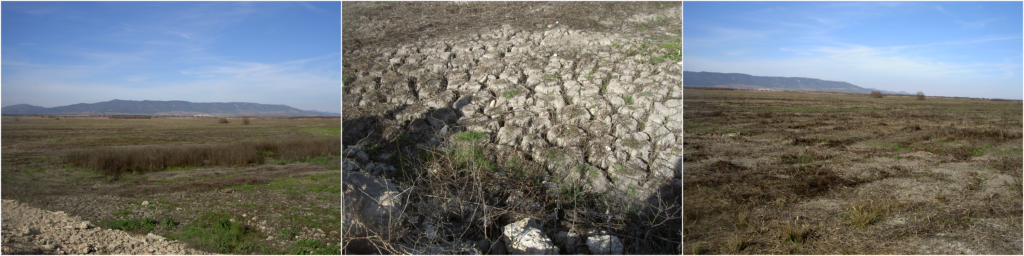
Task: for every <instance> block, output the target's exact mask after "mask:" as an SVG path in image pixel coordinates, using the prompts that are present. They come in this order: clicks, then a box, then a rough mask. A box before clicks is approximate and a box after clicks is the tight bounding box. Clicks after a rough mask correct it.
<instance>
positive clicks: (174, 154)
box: [65, 138, 341, 177]
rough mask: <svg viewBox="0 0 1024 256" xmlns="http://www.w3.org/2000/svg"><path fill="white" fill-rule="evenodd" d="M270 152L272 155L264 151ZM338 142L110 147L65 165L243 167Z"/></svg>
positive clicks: (332, 147) (320, 150)
mask: <svg viewBox="0 0 1024 256" xmlns="http://www.w3.org/2000/svg"><path fill="white" fill-rule="evenodd" d="M264 151H269V152H272V153H273V154H264V153H262V152H264ZM340 152H341V142H340V141H338V140H337V139H336V138H323V139H304V140H290V141H261V142H240V143H232V144H218V145H159V146H143V147H109V148H99V149H89V150H82V151H76V152H71V153H70V154H68V155H67V156H65V161H66V162H67V163H68V164H71V165H74V166H78V167H83V168H89V169H93V170H100V171H101V172H102V173H103V174H104V175H107V176H111V177H120V175H121V174H125V173H132V172H137V173H145V172H152V171H160V170H165V169H167V168H173V167H184V166H194V167H198V166H234V165H237V166H244V165H250V164H262V163H264V162H265V159H266V157H267V156H268V155H273V156H274V159H277V160H294V161H299V160H305V159H311V158H314V157H317V156H321V155H339V154H340Z"/></svg>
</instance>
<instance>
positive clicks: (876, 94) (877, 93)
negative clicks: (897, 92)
mask: <svg viewBox="0 0 1024 256" xmlns="http://www.w3.org/2000/svg"><path fill="white" fill-rule="evenodd" d="M871 97H872V98H882V92H880V91H871Z"/></svg>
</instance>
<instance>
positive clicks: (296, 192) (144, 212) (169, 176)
mask: <svg viewBox="0 0 1024 256" xmlns="http://www.w3.org/2000/svg"><path fill="white" fill-rule="evenodd" d="M222 119H224V120H231V119H235V120H236V121H230V122H226V123H218V121H217V120H216V119H212V118H178V117H160V118H152V119H137V118H108V117H78V116H68V117H66V118H61V120H60V121H57V120H55V119H53V118H49V117H36V116H20V117H3V118H2V122H3V126H2V130H3V131H2V133H0V136H2V140H3V144H2V149H3V151H2V153H3V155H2V164H3V166H2V167H3V168H2V169H0V170H2V172H3V173H2V175H0V177H2V178H3V180H2V183H3V185H2V189H3V198H4V199H15V200H18V201H19V202H25V203H28V204H29V205H31V206H34V207H38V208H42V209H45V210H49V211H64V212H66V213H68V214H69V215H74V216H79V217H81V218H83V219H84V220H88V221H91V222H92V223H93V224H94V225H97V226H101V227H104V228H118V229H125V230H130V231H131V232H134V233H140V234H141V235H145V234H146V233H147V232H153V233H155V234H157V235H162V236H165V237H168V238H171V239H177V240H179V241H182V242H185V243H188V244H189V245H192V246H194V247H196V248H199V249H202V250H206V251H208V252H213V253H227V254H309V253H327V254H339V253H340V249H339V248H340V245H339V244H338V242H339V241H340V240H341V237H340V232H341V225H340V223H341V221H340V217H341V213H340V207H341V205H340V203H341V187H340V183H341V177H340V167H341V166H340V156H339V155H340V153H341V152H340V151H341V150H340V149H341V141H340V129H341V127H340V125H341V124H340V120H339V119H337V118H316V119H311V118H304V119H289V118H251V119H252V120H253V121H252V122H251V124H249V125H243V123H244V121H241V122H239V121H237V120H239V118H222ZM15 121H17V122H15ZM229 220H230V221H229ZM158 222H159V223H158ZM224 223H231V225H230V226H224V225H221V224H224ZM218 225H219V226H218ZM218 227H219V228H218ZM6 234H7V233H6V232H5V235H6ZM95 248H99V249H97V250H100V249H102V248H104V247H103V245H95ZM96 253H101V254H102V253H103V251H97V252H96Z"/></svg>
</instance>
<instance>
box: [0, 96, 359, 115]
mask: <svg viewBox="0 0 1024 256" xmlns="http://www.w3.org/2000/svg"><path fill="white" fill-rule="evenodd" d="M0 113H3V114H5V115H11V114H17V115H41V114H48V115H169V116H187V115H200V114H207V115H212V116H328V115H336V116H340V115H341V114H339V113H331V112H320V111H310V110H301V109H297V108H293V107H289V106H285V105H268V104H259V103H248V102H212V103H193V102H188V101H177V100H176V101H152V100H143V101H134V100H116V99H115V100H111V101H104V102H97V103H91V104H90V103H79V104H74V105H67V106H60V107H53V108H45V107H39V106H33V105H29V104H18V105H11V106H6V107H3V108H2V109H0Z"/></svg>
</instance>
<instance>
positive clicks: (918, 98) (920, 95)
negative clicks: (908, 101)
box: [917, 91, 924, 100]
mask: <svg viewBox="0 0 1024 256" xmlns="http://www.w3.org/2000/svg"><path fill="white" fill-rule="evenodd" d="M917 100H924V92H922V91H917Z"/></svg>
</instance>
